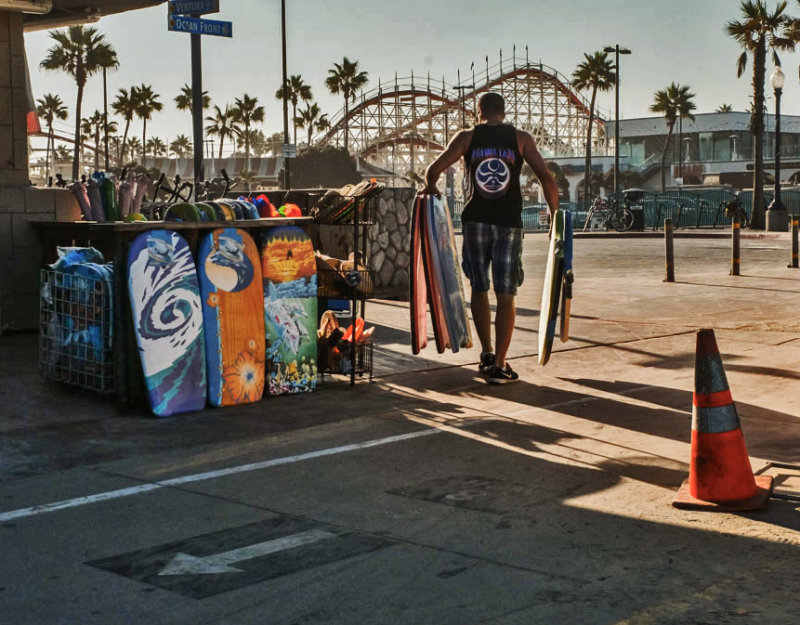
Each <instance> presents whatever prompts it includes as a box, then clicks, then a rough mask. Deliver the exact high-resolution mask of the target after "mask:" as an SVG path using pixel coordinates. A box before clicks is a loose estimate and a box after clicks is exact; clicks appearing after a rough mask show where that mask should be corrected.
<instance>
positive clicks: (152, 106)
mask: <svg viewBox="0 0 800 625" xmlns="http://www.w3.org/2000/svg"><path fill="white" fill-rule="evenodd" d="M134 89H136V93H135V95H134V99H135V100H136V115H137V116H138V117H139V119H141V120H142V145H143V146H144V152H143V153H142V165H144V158H145V156H147V148H148V147H149V146H148V144H147V121H148V120H149V119H152V116H153V113H155V112H157V111H160V110H161V109H163V108H164V105H163V104H162V103H161V102H159V101H158V98H159V97H161V96H159V95H158V94H157V93H156V92H154V91H153V88H152V87H151V86H150V85H145V84H144V83H143V84H141V85H139V86H138V87H133V88H132V89H131V91H133V90H134Z"/></svg>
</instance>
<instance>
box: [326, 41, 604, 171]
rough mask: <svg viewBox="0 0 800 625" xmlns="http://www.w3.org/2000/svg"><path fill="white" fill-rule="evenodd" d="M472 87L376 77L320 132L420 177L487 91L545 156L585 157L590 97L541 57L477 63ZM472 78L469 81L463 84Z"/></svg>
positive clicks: (598, 140) (472, 116)
mask: <svg viewBox="0 0 800 625" xmlns="http://www.w3.org/2000/svg"><path fill="white" fill-rule="evenodd" d="M470 71H471V84H470V85H468V86H467V87H468V88H465V86H464V85H461V84H460V82H461V77H460V76H459V84H457V85H453V84H448V83H446V82H445V80H444V79H441V80H434V79H432V78H431V77H430V76H425V77H422V78H420V77H418V76H416V77H415V76H414V75H413V73H412V75H411V76H410V77H407V78H398V77H397V76H395V78H394V80H393V81H391V82H388V83H387V82H383V81H380V80H379V81H378V85H377V86H376V87H374V88H373V89H372V90H370V91H367V92H363V93H361V94H360V95H359V96H358V97H357V98H356V100H355V101H354V102H353V103H352V104H351V105H350V106H348V111H347V114H346V115H345V113H344V110H341V111H339V112H338V113H337V114H336V115H335V116H334V117H333V119H332V122H331V126H330V128H329V129H328V130H327V131H325V133H323V134H320V135H318V136H317V137H316V141H317V142H318V143H319V144H321V145H334V146H344V145H345V133H347V137H348V141H347V144H348V146H349V149H350V152H351V153H352V154H353V155H354V156H358V157H360V158H362V159H365V160H367V161H368V162H370V163H371V164H373V165H376V166H378V167H381V168H383V169H386V170H388V171H392V172H395V173H396V175H397V176H398V178H400V177H405V178H409V179H414V178H416V177H417V176H420V175H421V174H422V173H423V172H424V170H425V167H427V165H428V164H429V163H430V162H431V161H432V160H433V159H434V158H435V157H436V155H438V153H439V152H440V151H441V150H442V149H444V147H445V146H446V145H447V143H448V142H449V141H450V139H451V138H452V137H453V135H454V134H455V133H456V132H458V131H459V130H460V129H461V128H464V127H469V126H471V125H473V124H474V123H475V122H476V121H477V102H478V99H479V98H480V96H481V94H483V93H486V92H489V91H494V92H497V93H499V94H501V95H502V96H503V98H504V99H505V102H506V121H507V122H509V123H511V124H513V125H515V126H516V127H517V128H520V129H522V130H526V131H528V132H530V133H531V134H532V135H533V136H534V138H535V139H536V141H537V144H538V146H539V150H540V151H541V153H542V154H543V156H544V157H545V158H554V157H561V156H582V155H584V154H585V144H586V132H587V129H588V123H589V104H588V102H587V101H586V100H585V99H584V98H583V97H582V96H581V95H579V94H578V93H577V92H575V90H574V89H573V88H572V87H571V86H570V82H569V79H568V78H566V77H565V76H563V75H561V74H559V72H558V71H557V70H555V69H553V68H551V67H548V66H546V65H544V64H542V63H541V62H539V63H531V62H530V61H529V60H527V59H524V58H522V59H520V58H517V57H516V56H512V58H510V59H506V60H505V61H503V59H502V57H501V60H500V62H499V63H498V64H496V65H494V66H492V67H490V66H489V64H488V57H487V64H486V68H485V70H483V71H478V70H477V69H476V68H475V66H474V64H473V66H472V67H471V69H470ZM466 80H468V79H465V81H466ZM592 135H593V148H592V152H593V153H595V154H597V153H602V152H603V151H604V150H605V148H606V143H605V140H606V138H605V118H604V117H603V116H598V114H597V111H595V123H594V126H593V129H592Z"/></svg>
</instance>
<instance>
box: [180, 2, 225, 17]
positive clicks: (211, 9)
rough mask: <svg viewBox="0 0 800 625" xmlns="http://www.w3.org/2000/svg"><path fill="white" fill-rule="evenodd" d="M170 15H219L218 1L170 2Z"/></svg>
mask: <svg viewBox="0 0 800 625" xmlns="http://www.w3.org/2000/svg"><path fill="white" fill-rule="evenodd" d="M169 12H170V13H171V14H172V15H205V14H206V13H219V0H170V2H169Z"/></svg>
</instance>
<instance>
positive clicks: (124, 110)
mask: <svg viewBox="0 0 800 625" xmlns="http://www.w3.org/2000/svg"><path fill="white" fill-rule="evenodd" d="M136 93H137V88H136V87H131V89H130V91H128V90H126V89H120V90H119V91H117V97H116V99H115V100H114V101H113V102H112V103H111V108H112V109H113V110H114V112H115V113H116V114H117V115H120V116H121V117H122V118H123V119H124V120H125V132H123V133H122V148H121V150H120V155H119V160H120V162H122V161H123V160H124V159H125V150H126V149H127V144H128V131H129V130H130V127H131V120H133V117H134V115H136V105H137V103H136Z"/></svg>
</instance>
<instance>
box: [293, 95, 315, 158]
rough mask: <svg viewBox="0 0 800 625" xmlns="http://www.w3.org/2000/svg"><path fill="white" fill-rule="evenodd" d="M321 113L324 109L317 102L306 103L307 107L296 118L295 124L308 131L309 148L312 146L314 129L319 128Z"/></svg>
mask: <svg viewBox="0 0 800 625" xmlns="http://www.w3.org/2000/svg"><path fill="white" fill-rule="evenodd" d="M321 114H322V111H321V110H320V108H319V106H318V105H317V103H316V102H315V103H313V104H306V108H305V109H303V110H302V111H300V115H298V116H297V117H295V118H294V123H295V124H297V125H298V126H300V128H305V129H306V130H307V131H308V143H307V144H306V145H307V147H309V148H310V147H311V135H313V134H314V130H318V128H317V124H318V123H319V119H320V115H321Z"/></svg>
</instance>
